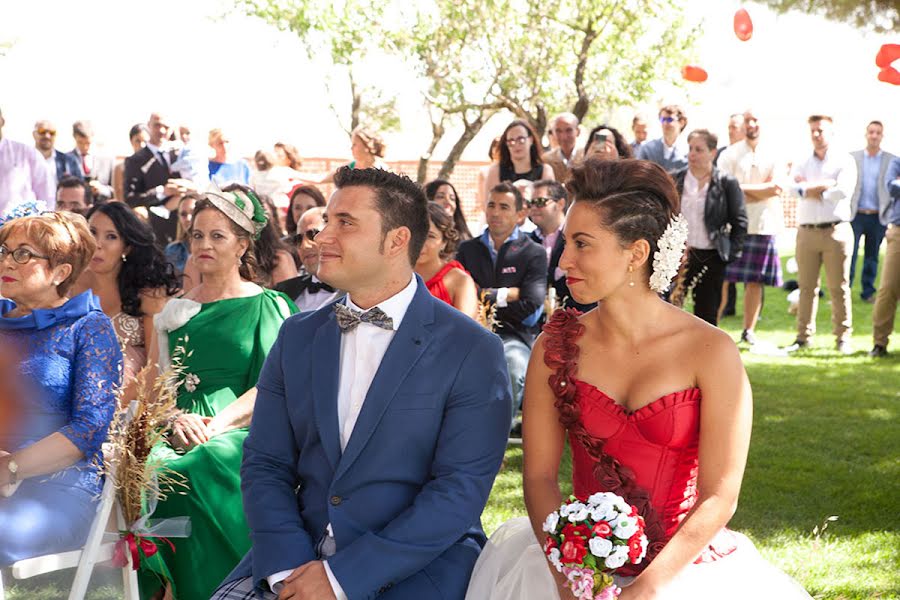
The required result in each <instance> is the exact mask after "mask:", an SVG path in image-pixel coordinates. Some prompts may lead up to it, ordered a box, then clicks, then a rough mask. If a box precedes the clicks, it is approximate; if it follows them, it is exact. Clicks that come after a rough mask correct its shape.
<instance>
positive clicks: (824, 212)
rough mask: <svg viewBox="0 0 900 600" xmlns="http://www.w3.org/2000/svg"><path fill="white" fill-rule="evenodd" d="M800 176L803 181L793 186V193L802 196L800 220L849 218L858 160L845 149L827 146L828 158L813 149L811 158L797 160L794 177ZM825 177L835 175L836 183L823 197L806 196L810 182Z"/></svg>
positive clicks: (825, 221) (807, 222)
mask: <svg viewBox="0 0 900 600" xmlns="http://www.w3.org/2000/svg"><path fill="white" fill-rule="evenodd" d="M798 175H799V176H801V177H802V178H803V181H802V182H801V183H799V184H797V186H796V187H794V188H793V189H791V192H792V195H795V196H799V197H800V200H799V201H798V202H797V223H799V224H800V225H814V224H817V223H836V222H839V221H849V220H850V218H851V216H850V198H851V197H852V196H853V190H854V189H855V188H856V161H855V160H853V157H852V156H850V154H848V153H846V152H838V151H832V150H828V152H826V153H825V159H824V160H819V157H818V156H816V155H815V153H813V154H812V155H811V156H810V157H809V158H807V159H806V160H803V161H798V162H796V163H794V166H793V167H792V168H791V179H794V178H795V177H796V176H798ZM822 179H833V180H834V181H836V182H837V183H836V184H835V185H834V186H833V187H831V188H829V189H827V190H825V191H824V192H822V199H821V200H819V199H818V198H806V197H805V195H806V187H807V183H806V182H810V183H814V182H816V181H819V180H822Z"/></svg>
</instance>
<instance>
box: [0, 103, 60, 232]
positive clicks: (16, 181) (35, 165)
mask: <svg viewBox="0 0 900 600" xmlns="http://www.w3.org/2000/svg"><path fill="white" fill-rule="evenodd" d="M5 124H6V121H4V120H3V113H2V112H0V216H3V214H4V213H5V212H6V210H7V209H8V208H10V207H11V206H14V205H16V204H19V203H21V202H34V201H35V200H40V201H43V202H46V203H47V207H48V208H49V209H50V210H52V209H53V206H54V204H55V192H56V180H51V179H50V175H49V173H48V172H47V165H46V163H45V162H44V159H43V157H42V156H41V155H40V154H39V153H38V151H37V150H35V149H34V148H32V147H30V146H28V145H26V144H22V143H20V142H14V141H12V140H9V139H6V138H5V137H3V126H4V125H5Z"/></svg>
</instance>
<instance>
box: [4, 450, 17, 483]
mask: <svg viewBox="0 0 900 600" xmlns="http://www.w3.org/2000/svg"><path fill="white" fill-rule="evenodd" d="M6 468H7V469H8V470H9V485H16V481H17V478H16V473H18V472H19V464H18V463H17V462H16V461H14V460H13V459H12V457H10V458H9V460H7V461H6Z"/></svg>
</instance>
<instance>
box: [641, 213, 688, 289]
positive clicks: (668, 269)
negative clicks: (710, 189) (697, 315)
mask: <svg viewBox="0 0 900 600" xmlns="http://www.w3.org/2000/svg"><path fill="white" fill-rule="evenodd" d="M687 236H688V224H687V219H685V218H684V215H675V216H674V217H672V220H671V221H669V225H668V226H667V227H666V230H665V231H664V232H663V234H662V236H660V238H659V241H658V242H657V244H656V245H657V247H658V248H659V249H658V250H657V251H656V252H655V253H654V254H653V273H652V274H651V275H650V289H652V290H653V291H654V292H656V293H658V294H663V293H665V292H666V291H668V289H669V286H670V285H672V280H673V279H674V278H675V275H677V274H678V268H679V267H680V266H681V258H682V256H684V249H685V247H686V246H687Z"/></svg>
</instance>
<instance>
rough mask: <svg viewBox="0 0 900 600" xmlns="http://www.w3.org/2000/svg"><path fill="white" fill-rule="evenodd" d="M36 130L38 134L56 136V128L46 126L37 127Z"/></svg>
mask: <svg viewBox="0 0 900 600" xmlns="http://www.w3.org/2000/svg"><path fill="white" fill-rule="evenodd" d="M36 131H37V134H38V135H49V136H50V137H56V130H55V129H46V128H44V127H41V128H40V129H37V130H36Z"/></svg>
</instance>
